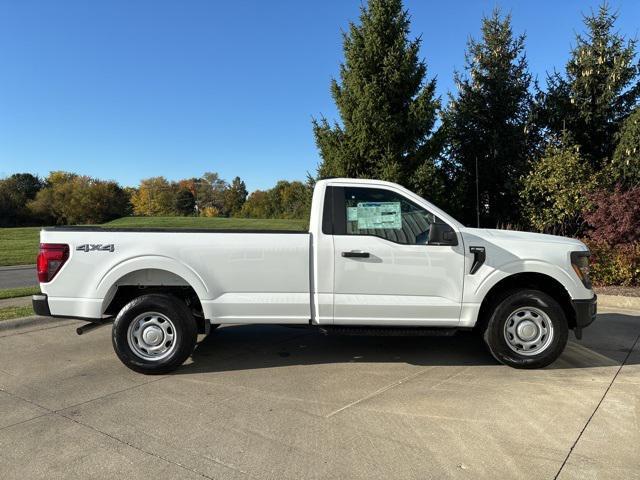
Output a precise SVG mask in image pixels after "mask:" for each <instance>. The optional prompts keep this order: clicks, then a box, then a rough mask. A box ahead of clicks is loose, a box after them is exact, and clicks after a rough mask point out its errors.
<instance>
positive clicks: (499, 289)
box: [476, 272, 576, 331]
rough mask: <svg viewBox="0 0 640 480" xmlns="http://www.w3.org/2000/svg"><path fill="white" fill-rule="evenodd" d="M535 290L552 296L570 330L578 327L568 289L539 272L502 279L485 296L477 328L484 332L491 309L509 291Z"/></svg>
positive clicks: (521, 273) (522, 273) (524, 273)
mask: <svg viewBox="0 0 640 480" xmlns="http://www.w3.org/2000/svg"><path fill="white" fill-rule="evenodd" d="M522 289H534V290H540V291H541V292H544V293H546V294H547V295H549V296H551V297H552V298H553V299H554V300H555V301H557V302H558V304H560V306H561V308H562V310H563V311H564V314H565V317H566V318H567V322H568V324H569V328H570V329H573V328H575V327H576V313H575V310H574V309H573V305H572V303H571V296H570V294H569V292H568V290H567V289H566V287H565V286H564V285H563V284H562V283H560V282H559V281H558V280H557V279H555V278H553V277H552V276H550V275H547V274H545V273H539V272H520V273H514V274H511V275H509V276H507V277H504V278H502V279H501V280H499V281H498V282H496V283H495V284H494V285H493V286H492V287H491V288H490V289H489V291H488V292H487V293H486V294H485V296H484V298H483V299H482V303H481V304H480V310H479V312H478V321H477V323H476V325H477V328H478V329H479V330H480V331H483V330H484V329H485V327H486V325H487V323H488V321H489V316H490V315H491V309H492V307H494V306H495V305H496V303H497V302H499V301H500V300H501V299H502V297H503V296H504V295H505V294H506V293H507V292H509V291H514V290H522Z"/></svg>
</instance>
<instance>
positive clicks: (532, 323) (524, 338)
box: [484, 290, 569, 368]
mask: <svg viewBox="0 0 640 480" xmlns="http://www.w3.org/2000/svg"><path fill="white" fill-rule="evenodd" d="M568 336H569V327H568V324H567V319H566V317H565V314H564V311H563V310H562V308H561V307H560V305H559V304H558V302H556V301H555V300H554V299H553V298H552V297H550V296H549V295H547V294H546V293H544V292H541V291H538V290H518V291H513V292H511V293H509V294H507V295H506V296H505V297H503V298H502V299H501V300H500V301H498V302H497V303H496V305H495V308H494V310H493V312H492V313H491V317H490V318H489V322H488V324H487V327H486V329H485V331H484V341H485V343H486V344H487V346H488V347H489V351H490V352H491V354H492V355H493V356H494V357H495V359H496V360H498V361H499V362H500V363H503V364H505V365H509V366H510V367H514V368H542V367H546V366H547V365H549V364H551V363H552V362H554V361H555V360H556V359H557V358H558V357H559V356H560V354H562V352H563V351H564V348H565V346H566V345H567V339H568Z"/></svg>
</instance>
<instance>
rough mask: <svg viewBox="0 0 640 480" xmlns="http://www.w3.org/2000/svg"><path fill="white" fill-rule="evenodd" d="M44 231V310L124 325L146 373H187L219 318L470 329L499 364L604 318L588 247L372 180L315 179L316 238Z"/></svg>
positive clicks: (130, 352)
mask: <svg viewBox="0 0 640 480" xmlns="http://www.w3.org/2000/svg"><path fill="white" fill-rule="evenodd" d="M40 241H41V244H40V253H39V255H38V259H37V270H38V278H39V281H40V289H41V291H42V294H40V295H35V296H34V297H33V306H34V310H35V311H36V313H37V314H39V315H51V316H61V317H73V318H81V319H86V320H88V321H89V322H91V323H89V324H87V326H86V327H88V328H91V327H92V326H95V325H101V324H105V323H110V322H111V321H113V327H112V341H113V347H114V349H115V352H116V354H117V355H118V357H119V358H120V360H121V361H122V362H123V363H124V364H125V365H126V366H127V367H129V368H131V369H133V370H135V371H138V372H142V373H164V372H168V371H171V370H172V369H175V368H177V367H178V366H180V365H181V364H182V363H183V362H184V361H185V360H186V359H187V358H188V357H189V356H190V354H191V353H192V351H193V349H194V347H195V344H196V340H197V335H198V333H199V332H200V333H208V332H209V331H210V330H211V329H212V328H215V327H217V326H218V325H220V324H289V325H294V324H295V325H306V326H308V327H309V328H317V329H321V330H322V331H324V332H329V333H331V332H338V333H351V334H354V333H356V334H371V333H375V334H377V335H380V334H383V335H384V334H390V335H416V334H418V335H421V334H425V333H435V334H443V333H444V334H447V333H452V332H455V331H456V330H459V329H472V328H474V329H475V330H477V331H478V332H480V333H481V334H482V336H483V338H484V341H485V342H486V344H487V346H488V348H489V351H490V352H491V354H492V355H493V356H494V357H495V358H496V359H497V360H498V361H500V362H502V363H504V364H506V365H510V366H513V367H517V368H537V367H544V366H546V365H548V364H550V363H551V362H553V361H554V360H556V359H557V358H558V356H559V355H560V354H561V353H562V351H563V349H564V348H565V345H566V343H567V338H568V334H569V330H571V329H572V330H574V332H575V335H576V337H577V338H581V334H582V329H583V328H584V327H585V326H587V325H589V324H590V323H591V322H592V321H593V320H594V319H595V316H596V296H595V295H594V293H593V291H592V289H591V284H590V281H589V271H588V270H589V251H588V249H587V248H586V246H585V245H584V244H583V243H582V242H580V241H578V240H574V239H570V238H563V237H556V236H551V235H542V234H536V233H527V232H515V231H506V230H487V229H476V228H467V227H465V226H464V225H462V224H461V223H459V222H458V221H456V220H455V219H454V218H452V217H451V216H449V215H447V214H446V213H445V212H444V211H442V210H440V209H439V208H437V207H436V206H434V205H432V204H431V203H429V202H428V201H426V200H424V199H423V198H421V197H419V196H417V195H415V194H414V193H412V192H410V191H408V190H406V189H405V188H403V187H401V186H399V185H396V184H393V183H389V182H383V181H376V180H354V179H330V180H322V181H319V182H318V183H317V184H316V187H315V190H314V193H313V202H312V207H311V215H310V219H309V231H305V232H289V231H236V230H233V231H228V230H184V229H173V230H171V229H158V230H156V229H114V228H109V229H107V228H95V227H53V228H44V229H43V230H42V232H41V236H40ZM78 330H79V333H81V332H82V331H83V329H82V327H81V328H80V329H78Z"/></svg>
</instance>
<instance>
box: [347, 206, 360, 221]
mask: <svg viewBox="0 0 640 480" xmlns="http://www.w3.org/2000/svg"><path fill="white" fill-rule="evenodd" d="M357 221H358V207H347V222H357Z"/></svg>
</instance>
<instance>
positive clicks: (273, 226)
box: [102, 217, 308, 230]
mask: <svg viewBox="0 0 640 480" xmlns="http://www.w3.org/2000/svg"><path fill="white" fill-rule="evenodd" d="M307 224H308V220H306V219H305V220H282V219H263V218H221V217H211V218H208V217H122V218H118V219H117V220H113V221H112V222H108V223H105V224H104V225H102V227H104V228H109V227H118V228H127V227H131V228H136V227H140V228H143V227H144V228H152V227H156V228H162V227H168V228H211V229H214V230H215V229H217V228H219V229H240V230H242V229H246V230H306V229H307Z"/></svg>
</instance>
